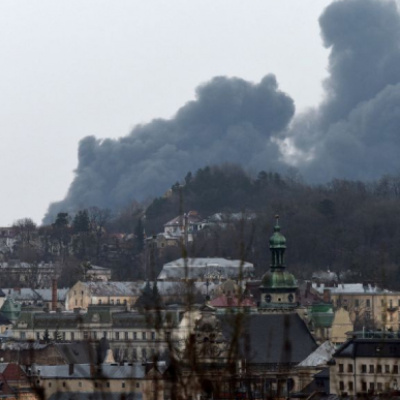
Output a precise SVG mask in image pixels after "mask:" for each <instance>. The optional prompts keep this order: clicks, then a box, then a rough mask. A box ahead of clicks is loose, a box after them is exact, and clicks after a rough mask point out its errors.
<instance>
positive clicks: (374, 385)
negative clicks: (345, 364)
mask: <svg viewBox="0 0 400 400" xmlns="http://www.w3.org/2000/svg"><path fill="white" fill-rule="evenodd" d="M359 389H361V392H367V391H370V392H374V391H375V390H377V391H378V392H382V391H383V390H385V391H388V390H389V389H390V383H389V382H385V383H384V384H383V383H382V382H365V381H362V382H360V388H359ZM339 390H340V391H341V392H344V391H345V390H348V391H349V392H352V391H353V390H354V383H353V382H352V381H350V382H348V384H347V388H346V387H345V384H344V382H343V381H339Z"/></svg>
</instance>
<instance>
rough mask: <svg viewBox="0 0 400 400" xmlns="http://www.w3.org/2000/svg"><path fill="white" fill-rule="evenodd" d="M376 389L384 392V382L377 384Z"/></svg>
mask: <svg viewBox="0 0 400 400" xmlns="http://www.w3.org/2000/svg"><path fill="white" fill-rule="evenodd" d="M376 386H377V387H376V388H377V389H378V390H379V391H380V392H382V390H383V386H382V382H378V383H377V384H376Z"/></svg>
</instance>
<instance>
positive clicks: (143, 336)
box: [142, 332, 146, 340]
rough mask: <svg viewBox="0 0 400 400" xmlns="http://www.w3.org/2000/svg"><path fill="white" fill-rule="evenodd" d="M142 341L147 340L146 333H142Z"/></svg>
mask: <svg viewBox="0 0 400 400" xmlns="http://www.w3.org/2000/svg"><path fill="white" fill-rule="evenodd" d="M142 339H143V340H146V332H142Z"/></svg>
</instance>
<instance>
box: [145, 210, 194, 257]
mask: <svg viewBox="0 0 400 400" xmlns="http://www.w3.org/2000/svg"><path fill="white" fill-rule="evenodd" d="M200 220H201V218H200V216H199V214H198V213H197V211H189V212H188V213H186V214H183V215H179V216H177V217H175V218H173V219H171V220H170V221H168V222H167V223H165V224H164V231H163V232H160V233H158V234H157V235H154V236H151V237H148V238H147V239H146V244H147V246H148V247H156V248H158V249H162V248H165V247H168V246H179V245H180V244H181V243H191V242H193V239H194V236H195V235H196V233H197V232H198V231H199V230H200V229H201V228H200V226H201V225H200Z"/></svg>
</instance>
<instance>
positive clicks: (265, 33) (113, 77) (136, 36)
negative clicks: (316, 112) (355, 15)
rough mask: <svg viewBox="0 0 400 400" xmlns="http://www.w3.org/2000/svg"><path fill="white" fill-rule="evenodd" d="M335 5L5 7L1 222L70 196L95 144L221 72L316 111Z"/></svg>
mask: <svg viewBox="0 0 400 400" xmlns="http://www.w3.org/2000/svg"><path fill="white" fill-rule="evenodd" d="M329 3H331V1H329V0H302V1H298V0H279V1H277V0H250V1H249V0H246V1H244V0H242V1H235V0H190V1H188V0H168V1H167V0H164V1H161V0H159V1H152V0H145V1H143V0H141V1H139V0H129V1H124V0H118V1H102V0H92V1H88V0H83V1H82V0H79V1H76V0H68V1H61V0H59V1H54V0H39V1H35V0H26V1H20V0H2V1H1V2H0V52H1V63H0V99H1V107H0V120H1V137H2V147H1V148H2V155H1V158H0V166H1V170H2V172H3V173H2V188H3V190H2V194H3V196H2V197H3V198H2V201H1V208H0V225H2V226H6V225H10V224H12V223H13V221H15V220H16V219H18V218H22V217H31V218H33V219H34V220H35V221H36V222H40V220H41V219H42V217H43V215H44V213H45V211H46V209H47V207H48V205H49V203H50V202H52V201H56V200H60V199H62V198H63V197H64V195H65V193H66V191H67V189H68V187H69V185H70V182H71V180H72V178H73V170H74V168H76V166H77V149H78V142H79V140H80V139H82V138H83V137H85V136H88V135H95V136H96V137H99V138H105V137H109V138H117V137H121V136H124V135H126V134H128V133H129V132H130V130H131V129H132V128H133V127H134V126H135V125H136V124H138V123H142V122H147V121H150V120H151V119H153V118H156V117H163V118H168V117H171V116H172V115H173V114H174V113H175V111H176V110H177V109H178V108H179V107H181V106H182V105H183V104H184V103H186V102H187V101H188V100H191V99H193V97H194V89H195V88H196V86H198V85H199V84H200V83H202V82H205V81H208V80H210V79H211V78H212V77H214V76H219V75H224V76H229V77H232V76H237V77H241V78H244V79H246V80H249V81H254V82H258V81H259V80H260V79H261V78H262V77H263V76H265V75H266V74H268V73H273V74H275V75H276V77H277V81H278V83H279V86H280V88H281V89H282V90H283V91H285V92H287V93H288V94H289V95H290V96H291V97H292V98H293V99H294V100H295V103H296V110H297V111H299V110H304V109H305V108H307V107H309V106H314V105H317V104H318V103H319V102H320V100H321V96H322V88H321V81H322V80H323V78H324V77H325V76H326V65H327V55H328V51H327V50H326V49H324V48H323V46H322V42H321V38H320V33H319V25H318V17H319V15H320V14H321V12H322V10H323V9H324V8H325V7H326V6H327V5H328V4H329Z"/></svg>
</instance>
